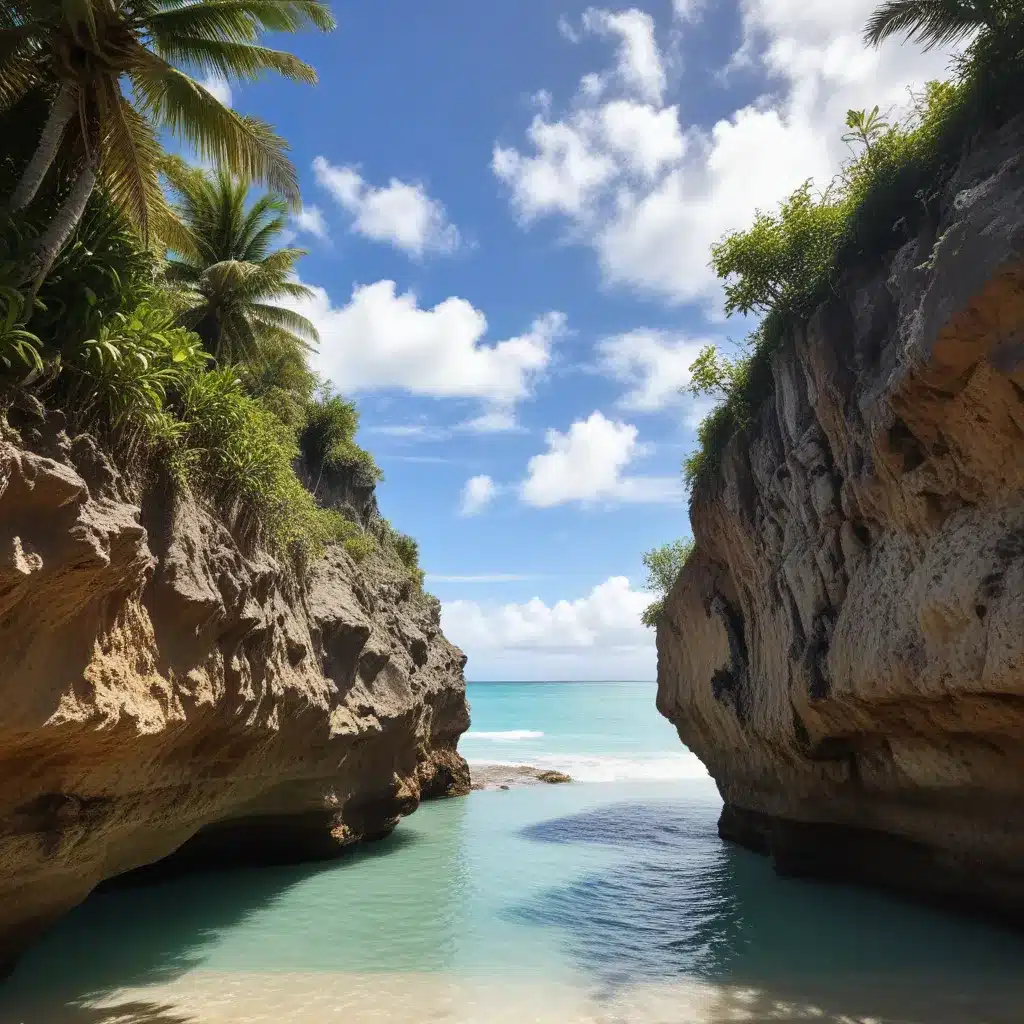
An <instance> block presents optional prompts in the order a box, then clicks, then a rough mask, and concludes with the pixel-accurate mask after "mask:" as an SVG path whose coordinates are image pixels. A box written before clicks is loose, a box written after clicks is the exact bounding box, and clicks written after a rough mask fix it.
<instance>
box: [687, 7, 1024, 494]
mask: <svg viewBox="0 0 1024 1024" xmlns="http://www.w3.org/2000/svg"><path fill="white" fill-rule="evenodd" d="M891 36H905V37H906V38H907V39H908V40H909V41H913V42H917V43H920V44H922V45H924V46H925V47H926V48H931V47H934V46H940V45H947V44H950V43H955V42H958V41H961V40H965V39H970V42H969V44H968V45H967V47H966V49H965V50H964V51H963V53H962V54H961V55H960V56H959V57H958V58H956V59H955V60H954V62H953V68H952V72H953V73H952V77H951V78H950V79H949V80H948V81H945V82H930V83H928V84H927V85H926V86H925V87H924V88H923V89H922V90H921V91H920V92H917V93H915V94H913V95H912V96H911V102H910V108H909V110H908V111H907V112H906V113H905V115H904V116H902V117H900V118H893V117H892V115H891V114H887V113H885V112H882V111H880V110H879V108H878V107H875V108H874V109H873V110H871V111H867V110H861V111H858V110H851V111H850V112H849V113H848V114H847V119H846V125H845V127H846V132H845V134H844V135H843V136H842V138H843V141H844V142H846V143H847V144H848V145H849V146H850V147H851V150H852V155H851V158H850V159H849V160H848V161H847V162H846V163H845V165H844V166H843V167H842V169H841V171H840V173H839V175H838V176H837V177H836V178H835V179H834V180H833V181H832V182H831V183H830V184H829V185H828V186H827V187H826V188H824V189H819V188H816V187H815V185H814V184H813V183H812V182H810V181H808V182H805V183H804V184H803V185H801V186H800V188H798V189H797V190H796V191H795V192H794V193H793V194H792V195H790V196H789V197H788V198H786V199H785V200H784V201H783V202H782V203H781V204H780V206H779V207H778V209H777V210H776V211H774V212H759V213H758V214H757V215H756V217H755V219H754V223H753V224H752V225H751V227H750V228H748V229H747V230H745V231H737V232H734V233H732V234H730V235H727V236H726V237H725V238H723V239H722V240H721V241H720V242H718V243H717V244H716V245H715V246H713V247H712V250H711V264H712V267H713V269H714V270H715V272H716V274H717V275H718V276H719V277H720V278H721V279H722V281H723V284H724V291H725V311H726V314H727V315H729V316H731V315H733V314H741V315H744V316H750V315H753V316H756V317H759V318H760V320H759V323H758V326H757V328H756V329H755V330H754V331H753V332H752V333H751V334H750V335H749V337H747V339H746V341H745V342H744V344H743V345H742V350H741V351H740V352H739V353H738V355H737V356H736V357H734V358H729V357H726V356H723V355H722V354H721V353H720V352H718V351H716V350H715V348H714V347H712V346H708V347H706V348H705V349H704V350H703V351H702V352H701V354H700V357H699V358H698V359H697V361H696V362H695V363H694V365H693V367H692V368H691V372H692V380H691V384H690V390H691V391H692V392H693V393H694V394H695V395H710V396H712V397H714V398H717V399H718V400H719V402H718V404H717V406H716V407H715V409H714V410H713V411H712V412H711V413H710V414H709V415H708V416H707V417H706V418H705V419H704V420H703V422H702V423H701V424H700V427H699V429H698V441H699V447H698V448H697V450H696V451H695V452H694V453H693V454H692V455H690V456H689V458H688V459H687V460H686V462H685V463H684V473H685V476H686V478H687V481H688V482H689V483H690V484H691V486H693V485H696V486H698V487H699V486H700V484H701V483H704V482H709V481H712V480H714V478H715V476H716V473H717V469H718V465H719V462H720V460H721V457H722V454H723V452H724V451H725V448H726V445H727V444H728V443H729V441H730V440H731V439H732V437H733V436H735V435H736V434H737V433H738V432H740V431H743V430H745V429H746V428H747V427H748V426H749V425H750V424H751V423H752V421H753V417H754V415H755V414H756V412H757V410H758V409H759V408H760V406H761V404H762V403H763V401H764V400H765V399H766V398H768V397H769V396H770V395H771V394H772V392H773V388H774V385H773V381H772V375H771V370H770V367H769V357H770V355H771V353H772V352H774V351H775V350H776V349H777V348H778V347H779V346H780V345H781V344H782V343H783V341H784V339H786V338H789V337H793V335H794V334H795V333H796V332H797V331H799V330H800V329H801V328H802V327H803V325H805V324H806V323H807V321H808V320H809V319H810V317H811V315H812V313H813V312H814V311H815V309H817V308H818V307H819V306H821V305H822V304H823V303H826V302H828V301H829V300H830V299H831V298H833V297H836V296H838V294H839V290H840V288H841V287H842V276H843V270H844V269H845V268H847V267H850V266H853V265H856V264H860V263H863V262H865V261H871V260H878V259H881V258H883V257H884V256H885V255H886V254H887V253H890V252H891V251H892V250H894V249H896V248H899V247H900V246H902V245H903V244H904V243H905V242H907V241H908V240H909V239H911V238H913V237H914V236H915V235H916V234H917V233H918V232H919V230H920V229H921V227H922V225H924V224H925V223H927V222H928V221H929V219H933V218H934V217H935V216H936V212H937V207H938V201H939V198H940V196H941V194H942V191H943V189H944V187H945V185H946V183H947V182H948V181H949V179H950V177H951V176H952V174H953V172H954V170H955V168H956V166H957V164H958V163H959V161H960V159H961V158H962V156H963V153H964V150H965V147H967V146H968V145H969V144H970V140H971V139H972V138H974V137H975V136H976V135H977V134H978V133H979V132H983V131H985V130H991V129H992V128H994V127H997V126H998V125H999V124H1001V123H1003V122H1005V121H1007V120H1008V119H1009V118H1010V117H1012V116H1014V115H1015V114H1017V113H1019V112H1020V111H1021V109H1022V105H1021V96H1022V95H1024V2H1022V0H889V2H888V3H885V4H883V5H882V6H880V7H879V8H878V9H877V10H876V11H875V13H874V14H873V15H872V17H871V18H870V20H869V21H868V24H867V26H866V28H865V43H866V44H867V45H869V46H877V45H879V44H880V43H882V42H883V41H885V40H886V39H888V38H890V37H891Z"/></svg>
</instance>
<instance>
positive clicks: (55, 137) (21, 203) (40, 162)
mask: <svg viewBox="0 0 1024 1024" xmlns="http://www.w3.org/2000/svg"><path fill="white" fill-rule="evenodd" d="M76 106H77V96H76V91H75V87H74V86H72V85H67V84H65V85H62V86H61V87H60V92H58V93H57V98H56V99H55V100H54V101H53V106H52V107H50V113H49V115H48V116H47V118H46V124H45V125H44V126H43V133H42V135H40V137H39V145H38V146H36V151H35V152H34V153H33V154H32V159H31V160H29V162H28V166H27V167H26V168H25V170H24V171H22V172H21V179H20V180H19V181H18V184H17V185H16V186H15V188H14V192H13V193H12V195H11V198H10V200H9V201H8V203H7V212H8V213H9V214H11V213H17V212H18V211H19V210H22V209H24V208H25V207H26V206H28V204H29V203H31V202H32V200H33V199H34V198H35V195H36V193H37V192H38V191H39V186H40V185H41V184H42V183H43V178H45V177H46V172H47V171H48V170H49V169H50V165H51V164H52V163H53V158H54V157H55V156H56V155H57V150H58V148H59V147H60V140H61V136H63V134H64V129H65V127H67V123H68V121H70V120H71V116H72V115H73V114H74V112H75V108H76Z"/></svg>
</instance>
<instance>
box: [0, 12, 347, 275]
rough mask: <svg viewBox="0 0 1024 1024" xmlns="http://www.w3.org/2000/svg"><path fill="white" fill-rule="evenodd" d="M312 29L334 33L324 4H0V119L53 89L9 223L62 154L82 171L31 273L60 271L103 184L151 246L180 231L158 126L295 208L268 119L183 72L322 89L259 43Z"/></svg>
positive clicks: (293, 62) (280, 146)
mask: <svg viewBox="0 0 1024 1024" xmlns="http://www.w3.org/2000/svg"><path fill="white" fill-rule="evenodd" d="M310 24H311V25H314V26H315V27H316V28H319V29H320V30H321V31H329V30H330V29H332V28H333V27H334V19H333V16H332V15H331V13H330V9H329V8H328V7H327V5H326V4H325V3H323V2H321V0H0V110H4V109H9V108H10V107H11V106H12V105H13V104H14V103H15V102H17V101H18V100H19V99H21V97H22V96H24V95H25V94H26V93H27V92H28V91H29V90H30V89H32V88H33V87H40V86H42V87H43V88H46V89H48V90H49V91H50V92H51V94H52V100H51V103H50V108H49V116H48V118H47V120H46V123H45V125H44V126H43V130H42V133H41V135H40V139H39V145H38V147H37V149H36V151H35V153H34V154H33V156H32V158H31V160H30V161H29V162H28V165H27V166H26V167H25V169H24V171H23V172H22V175H21V179H20V180H19V182H18V184H17V186H16V188H15V190H14V192H13V194H12V195H11V197H10V199H9V201H8V204H7V212H8V214H12V213H17V212H18V211H19V210H21V209H23V208H24V207H25V206H27V205H28V204H29V203H30V202H31V201H32V199H33V197H34V196H35V195H36V193H37V191H38V190H39V186H40V184H41V183H42V181H43V178H44V177H45V176H46V173H47V171H48V170H49V168H50V167H51V165H52V164H53V162H54V160H55V158H56V157H57V154H58V151H60V150H63V151H65V152H66V153H67V154H68V155H69V157H70V159H71V161H72V166H73V167H74V168H75V172H74V180H73V182H72V184H71V187H70V189H69V191H68V192H67V194H66V196H65V198H64V199H63V202H62V203H61V205H60V207H59V208H58V210H57V212H56V213H55V214H54V216H53V218H52V220H51V221H50V224H49V225H48V228H47V230H46V231H45V232H44V233H43V236H42V237H41V238H40V240H39V242H38V246H37V248H36V251H35V253H34V254H33V256H32V257H31V258H30V260H29V267H28V271H29V277H31V276H32V275H39V276H42V275H44V274H45V273H46V271H47V270H48V268H49V267H50V265H52V262H53V260H54V258H55V257H56V254H57V253H58V252H59V251H60V249H61V247H62V246H63V245H64V243H65V242H66V241H67V239H68V237H69V235H70V234H71V232H72V231H73V230H74V228H75V225H76V224H77V223H78V221H79V220H80V218H81V216H82V212H83V211H84V209H85V204H86V202H87V201H88V199H89V196H90V195H91V194H92V191H93V189H94V188H95V186H96V183H97V181H98V180H101V181H102V182H103V184H104V185H105V186H106V188H107V191H108V192H109V194H110V196H111V197H112V198H113V200H114V201H115V202H116V203H117V204H118V205H119V206H120V207H121V208H122V209H123V210H124V211H125V213H126V214H127V215H128V217H129V218H130V220H131V221H132V222H133V223H134V224H135V226H136V227H137V228H138V229H139V231H140V233H141V234H142V236H143V238H144V239H146V238H148V235H149V232H150V230H151V228H152V229H154V230H155V232H156V233H157V234H160V232H161V230H162V229H163V230H164V231H165V233H166V232H167V231H172V232H173V223H171V218H170V217H169V211H168V210H167V206H166V203H165V202H164V201H163V197H162V193H161V190H160V183H159V172H160V164H161V159H162V155H163V151H162V148H161V146H160V143H159V141H158V138H157V132H158V131H159V130H166V131H168V132H170V134H172V135H173V136H175V137H177V138H178V139H180V140H182V141H183V142H185V143H187V144H189V145H190V146H192V148H193V149H195V151H196V152H197V153H198V154H199V156H200V158H201V159H204V160H208V161H211V162H212V163H214V164H216V165H217V166H220V167H226V168H229V169H230V170H231V171H233V172H234V173H237V174H241V175H244V176H245V177H246V178H249V179H251V180H254V181H261V182H265V183H266V184H267V185H268V186H270V187H272V188H274V189H275V190H277V191H278V192H279V193H280V194H282V195H284V196H286V197H287V198H288V199H289V201H291V202H293V203H297V202H298V184H297V180H296V175H295V169H294V167H292V165H291V163H290V161H289V160H288V158H287V156H286V155H285V149H286V146H285V144H284V142H283V140H281V139H280V138H279V137H278V136H277V135H276V134H275V133H274V132H273V130H272V129H271V128H270V126H269V125H267V124H266V123H264V122H263V121H260V120H258V119H257V118H253V117H246V116H241V115H239V114H237V113H235V112H234V111H233V110H231V109H230V108H229V107H226V106H224V104H222V103H221V102H220V101H219V100H218V99H216V97H214V96H213V95H212V93H210V92H209V91H208V90H207V89H205V88H204V87H203V86H202V85H200V84H199V83H198V82H197V81H195V80H194V79H193V78H191V77H190V76H189V75H188V74H186V73H185V71H183V70H181V68H182V67H184V68H186V69H188V70H191V71H193V72H200V73H203V74H211V73H213V74H218V75H223V76H225V77H227V78H229V79H231V78H233V79H243V80H251V79H255V78H257V77H259V76H260V75H261V74H262V73H264V72H265V71H268V70H272V71H277V72H279V73H281V74H283V75H285V76H286V77H288V78H292V79H296V80H298V81H304V82H315V81H316V72H315V71H314V70H313V69H312V68H311V67H310V66H309V65H308V64H306V63H304V62H303V61H301V60H299V59H298V58H297V57H295V56H293V55H292V54H289V53H284V52H281V51H278V50H272V49H268V48H267V47H264V46H260V45H257V40H258V38H259V35H260V33H261V32H263V31H287V32H294V31H297V30H299V29H300V28H302V27H304V26H306V25H310ZM126 86H128V87H130V94H127V95H126V91H125V87H126ZM27 279H28V278H27Z"/></svg>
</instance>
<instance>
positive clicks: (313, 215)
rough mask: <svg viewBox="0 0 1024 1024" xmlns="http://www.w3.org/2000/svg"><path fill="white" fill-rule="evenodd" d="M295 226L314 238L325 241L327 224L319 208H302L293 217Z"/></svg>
mask: <svg viewBox="0 0 1024 1024" xmlns="http://www.w3.org/2000/svg"><path fill="white" fill-rule="evenodd" d="M293 219H294V221H295V226H296V227H297V228H298V229H299V230H300V231H305V232H307V233H309V234H311V235H313V236H315V237H316V238H320V239H323V240H326V239H327V222H326V221H325V220H324V215H323V211H322V210H321V209H320V207H319V206H303V207H302V209H301V210H299V212H298V213H297V214H295V216H294V218H293Z"/></svg>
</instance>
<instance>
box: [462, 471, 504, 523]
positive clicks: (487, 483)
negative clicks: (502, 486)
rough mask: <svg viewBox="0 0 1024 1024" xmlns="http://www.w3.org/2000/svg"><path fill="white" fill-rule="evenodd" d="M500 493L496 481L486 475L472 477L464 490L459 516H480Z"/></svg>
mask: <svg viewBox="0 0 1024 1024" xmlns="http://www.w3.org/2000/svg"><path fill="white" fill-rule="evenodd" d="M497 493H498V488H497V487H496V486H495V484H494V481H493V480H492V479H491V478H490V477H489V476H486V475H484V474H481V475H480V476H474V477H470V478H469V479H468V480H467V481H466V486H465V487H463V488H462V501H461V503H460V504H459V515H461V516H475V515H479V514H480V513H481V512H482V511H483V510H484V509H485V508H486V507H487V506H488V505H489V504H490V503H491V502H492V501H493V500H494V496H495V495H496V494H497Z"/></svg>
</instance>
